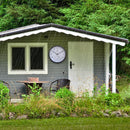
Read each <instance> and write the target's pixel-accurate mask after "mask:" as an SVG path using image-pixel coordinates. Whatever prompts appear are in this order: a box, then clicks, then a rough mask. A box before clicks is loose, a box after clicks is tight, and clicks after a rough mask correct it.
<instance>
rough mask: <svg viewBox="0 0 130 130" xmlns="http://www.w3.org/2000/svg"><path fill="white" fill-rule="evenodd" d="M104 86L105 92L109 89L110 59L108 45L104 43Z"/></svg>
mask: <svg viewBox="0 0 130 130" xmlns="http://www.w3.org/2000/svg"><path fill="white" fill-rule="evenodd" d="M104 49H105V50H104V51H105V84H106V90H108V89H109V57H110V44H109V43H105V48H104Z"/></svg>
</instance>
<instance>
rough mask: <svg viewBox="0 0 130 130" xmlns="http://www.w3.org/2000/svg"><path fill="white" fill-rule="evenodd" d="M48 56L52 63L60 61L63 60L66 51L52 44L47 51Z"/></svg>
mask: <svg viewBox="0 0 130 130" xmlns="http://www.w3.org/2000/svg"><path fill="white" fill-rule="evenodd" d="M49 57H50V59H51V61H53V62H54V63H60V62H62V61H64V59H65V57H66V52H65V50H64V48H63V47H61V46H54V47H52V48H51V49H50V51H49Z"/></svg>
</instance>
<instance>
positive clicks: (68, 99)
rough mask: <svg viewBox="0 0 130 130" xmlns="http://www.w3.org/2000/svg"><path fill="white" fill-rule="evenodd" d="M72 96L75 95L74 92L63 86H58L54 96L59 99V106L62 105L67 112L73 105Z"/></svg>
mask: <svg viewBox="0 0 130 130" xmlns="http://www.w3.org/2000/svg"><path fill="white" fill-rule="evenodd" d="M74 97H75V95H74V93H73V92H72V91H70V90H68V89H67V88H65V87H64V88H60V89H59V90H58V91H57V92H56V94H55V98H56V99H59V100H58V104H59V105H60V106H61V107H64V108H65V109H66V110H67V111H68V112H69V113H70V112H71V111H72V109H73V108H72V105H73V101H74ZM69 113H68V114H69Z"/></svg>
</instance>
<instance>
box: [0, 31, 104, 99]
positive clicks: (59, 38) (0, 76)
mask: <svg viewBox="0 0 130 130" xmlns="http://www.w3.org/2000/svg"><path fill="white" fill-rule="evenodd" d="M68 41H89V40H88V39H83V38H79V37H74V36H70V35H65V34H62V33H57V32H47V33H44V34H38V35H32V36H29V37H23V38H20V39H18V38H17V39H15V40H10V41H7V42H2V43H0V80H4V81H7V82H8V83H9V84H10V92H11V98H20V97H21V95H22V94H24V93H26V89H25V86H24V85H23V84H20V83H16V81H18V80H27V77H39V80H41V81H43V80H48V81H53V80H56V79H59V78H68V55H67V56H66V59H65V60H64V61H63V62H62V63H60V64H55V63H53V62H51V61H50V59H49V57H48V74H44V75H42V74H36V75H34V74H33V75H31V74H29V75H20V74H19V75H8V72H7V70H8V69H7V68H8V66H7V65H8V63H7V61H8V59H7V56H8V52H7V45H8V43H39V42H47V43H48V50H49V49H50V48H51V47H53V46H55V45H59V46H62V47H63V48H64V49H65V50H66V54H67V53H68ZM94 76H95V77H98V79H100V80H101V81H103V82H104V81H105V80H104V77H105V76H104V44H103V43H98V42H94ZM99 84H101V82H100V83H99ZM49 85H50V83H48V84H44V85H43V87H44V88H45V89H48V88H49Z"/></svg>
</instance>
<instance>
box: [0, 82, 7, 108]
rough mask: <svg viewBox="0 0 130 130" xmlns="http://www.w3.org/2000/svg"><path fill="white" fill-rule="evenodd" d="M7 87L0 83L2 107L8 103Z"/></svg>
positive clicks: (0, 102)
mask: <svg viewBox="0 0 130 130" xmlns="http://www.w3.org/2000/svg"><path fill="white" fill-rule="evenodd" d="M8 99H9V89H8V88H7V87H6V86H5V85H4V84H3V83H0V108H4V107H5V106H6V105H7V104H8Z"/></svg>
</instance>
